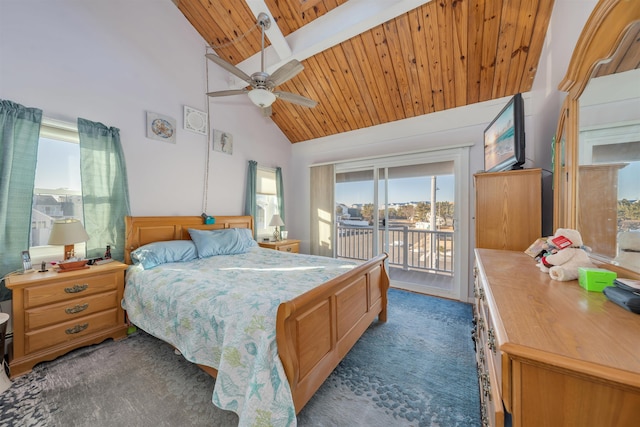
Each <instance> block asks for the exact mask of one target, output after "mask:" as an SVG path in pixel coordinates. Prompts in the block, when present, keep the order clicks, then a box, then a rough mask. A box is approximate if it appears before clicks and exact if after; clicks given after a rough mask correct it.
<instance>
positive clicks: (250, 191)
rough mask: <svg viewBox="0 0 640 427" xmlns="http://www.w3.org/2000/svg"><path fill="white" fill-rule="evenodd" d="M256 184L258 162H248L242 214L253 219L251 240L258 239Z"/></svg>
mask: <svg viewBox="0 0 640 427" xmlns="http://www.w3.org/2000/svg"><path fill="white" fill-rule="evenodd" d="M257 183H258V162H256V161H255V160H249V168H248V169H247V191H246V194H245V200H244V214H245V215H251V216H252V217H253V224H254V227H253V238H254V239H257V238H258V230H256V227H255V224H256V213H257V211H258V204H257V197H256V188H257Z"/></svg>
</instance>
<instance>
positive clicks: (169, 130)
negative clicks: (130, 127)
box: [147, 111, 176, 144]
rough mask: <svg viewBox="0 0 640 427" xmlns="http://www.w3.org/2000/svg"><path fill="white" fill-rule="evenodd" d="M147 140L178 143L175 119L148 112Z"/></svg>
mask: <svg viewBox="0 0 640 427" xmlns="http://www.w3.org/2000/svg"><path fill="white" fill-rule="evenodd" d="M147 138H151V139H156V140H158V141H164V142H170V143H172V144H175V143H176V121H175V119H173V118H171V117H169V116H164V115H162V114H158V113H152V112H150V111H147Z"/></svg>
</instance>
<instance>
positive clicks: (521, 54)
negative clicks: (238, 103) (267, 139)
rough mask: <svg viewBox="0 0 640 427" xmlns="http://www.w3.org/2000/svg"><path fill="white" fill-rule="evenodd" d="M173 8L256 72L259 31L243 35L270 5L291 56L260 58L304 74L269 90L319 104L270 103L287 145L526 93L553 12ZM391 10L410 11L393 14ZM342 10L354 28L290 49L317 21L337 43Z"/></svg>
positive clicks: (480, 2)
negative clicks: (293, 64)
mask: <svg viewBox="0 0 640 427" xmlns="http://www.w3.org/2000/svg"><path fill="white" fill-rule="evenodd" d="M173 1H174V3H176V5H177V6H178V8H179V9H180V11H181V12H182V13H183V14H184V16H185V17H186V18H187V19H188V20H189V22H190V23H191V24H192V25H193V26H194V28H195V29H196V30H197V31H198V33H200V35H201V36H202V37H203V38H204V39H205V41H206V42H207V43H208V44H209V45H210V46H214V47H215V49H214V50H215V53H216V54H218V55H219V56H220V57H222V58H223V59H225V60H226V61H228V62H230V63H232V64H234V65H237V66H238V67H239V68H240V69H242V70H243V71H245V72H246V73H247V74H251V73H253V72H254V71H258V70H259V68H260V62H259V60H258V62H256V58H257V57H259V52H260V30H259V28H258V29H255V30H253V31H250V29H251V28H252V27H253V28H255V24H256V15H257V9H260V8H261V7H264V6H266V7H267V8H268V10H266V11H264V12H266V13H267V14H269V15H270V16H272V17H273V18H274V21H275V22H272V27H274V28H275V31H278V29H279V31H280V32H281V35H282V36H284V40H285V41H286V42H287V43H288V44H289V46H290V47H291V53H290V54H289V55H288V57H284V58H274V57H275V56H276V51H274V50H273V49H272V50H267V53H266V55H265V56H266V57H267V58H272V60H276V61H280V62H279V64H282V63H284V62H286V61H288V60H291V59H293V58H295V59H298V60H300V61H301V62H302V63H303V65H304V67H305V69H304V71H303V72H301V73H300V74H298V75H297V76H296V77H294V78H293V79H291V80H289V81H287V82H285V83H284V84H281V85H280V86H278V88H277V89H278V90H284V91H288V92H293V93H297V94H300V95H303V96H306V97H308V98H311V99H314V100H316V101H318V102H319V104H318V105H317V106H316V107H315V108H305V107H302V106H298V105H294V104H291V103H288V102H285V101H283V100H277V101H276V102H275V103H274V104H273V105H272V110H273V115H272V120H273V121H274V122H275V124H276V125H277V126H278V127H279V128H280V129H281V130H282V132H283V133H284V134H285V135H286V136H287V138H288V139H289V141H291V142H292V143H296V142H300V141H306V140H310V139H314V138H319V137H323V136H328V135H333V134H336V133H340V132H347V131H351V130H355V129H361V128H365V127H369V126H374V125H378V124H382V123H388V122H392V121H395V120H401V119H405V118H409V117H415V116H420V115H424V114H429V113H433V112H436V111H442V110H446V109H450V108H455V107H460V106H465V105H469V104H473V103H477V102H481V101H487V100H491V99H496V98H501V97H505V96H511V95H513V94H515V93H518V92H527V91H529V90H530V89H531V86H532V84H533V79H534V77H535V74H536V71H537V66H538V60H539V58H540V53H541V51H542V47H543V42H544V38H545V34H546V31H547V27H548V24H549V19H550V17H551V11H552V8H553V0H437V1H430V2H424V1H423V2H418V1H413V2H411V1H408V0H393V1H392V0H350V1H347V0H258V1H256V0H246V1H245V0H243V1H240V0H173ZM397 3H405V4H411V3H413V4H414V5H415V4H417V6H416V7H414V5H411V7H412V8H411V9H410V10H407V11H401V13H398V11H397V8H394V6H396V5H397ZM358 6H364V7H368V8H369V9H372V8H373V9H375V8H380V9H385V8H386V10H383V11H382V12H380V13H381V14H382V15H383V16H384V21H382V20H380V15H378V16H377V19H378V20H379V21H380V23H375V24H373V25H369V27H368V28H367V26H366V25H365V24H366V23H363V22H357V19H356V18H357V17H358V16H361V15H363V14H364V12H357V11H358ZM343 10H349V11H350V14H351V16H350V17H349V16H347V18H346V19H352V20H354V21H356V23H355V24H354V26H358V28H360V27H363V30H362V31H359V30H358V33H356V34H352V35H349V36H348V38H345V39H342V40H340V39H339V40H337V41H335V42H328V43H327V46H328V47H326V48H322V50H320V51H318V52H311V53H309V52H310V51H309V49H307V50H304V49H302V48H300V49H298V48H297V46H298V45H301V44H302V45H303V44H304V42H305V39H312V38H313V37H314V35H315V34H317V33H318V31H315V33H314V31H311V29H312V27H313V23H314V21H316V20H318V22H317V23H316V27H315V29H317V28H325V29H326V32H327V38H331V37H334V38H335V37H338V36H339V33H338V35H336V32H334V27H339V25H340V22H342V21H340V20H336V19H334V18H335V17H339V16H340V15H339V14H340V12H341V11H343ZM362 10H363V11H366V10H364V9H362ZM354 11H355V12H354ZM385 14H386V15H385ZM343 15H344V14H343ZM387 18H388V19H387ZM342 19H343V20H344V19H345V18H344V17H343V18H342ZM320 25H323V26H324V27H319V26H320ZM352 28H356V27H352ZM307 29H310V31H305V30H307ZM247 32H248V34H246V35H245V33H247ZM348 33H349V31H348V30H345V31H344V32H343V33H342V34H348ZM275 34H277V33H275ZM243 35H245V36H244V37H243ZM274 40H275V39H274ZM287 43H285V44H287ZM265 44H267V45H268V44H269V34H267V40H266V41H265ZM273 45H274V46H273V48H276V43H275V41H274V42H273ZM318 45H319V46H322V42H319V43H318ZM285 52H286V49H285ZM256 53H258V55H257V56H256ZM248 58H249V59H248ZM252 60H253V62H251V61H252ZM243 61H244V62H243ZM256 64H257V65H256ZM212 66H216V65H215V64H213V65H212ZM267 71H269V70H267ZM222 85H223V86H224V84H222ZM220 86H221V82H216V86H215V89H216V90H224V89H227V88H226V87H220ZM239 87H242V85H239V86H238V87H236V89H237V88H239ZM238 96H246V95H238ZM216 99H220V98H212V100H211V102H216ZM246 102H250V101H249V99H248V97H247V101H246ZM256 108H257V107H256Z"/></svg>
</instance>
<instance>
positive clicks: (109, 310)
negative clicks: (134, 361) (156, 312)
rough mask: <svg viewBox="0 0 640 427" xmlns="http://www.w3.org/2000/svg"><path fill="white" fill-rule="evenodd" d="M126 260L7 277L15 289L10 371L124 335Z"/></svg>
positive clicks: (20, 371) (23, 370) (18, 372)
mask: <svg viewBox="0 0 640 427" xmlns="http://www.w3.org/2000/svg"><path fill="white" fill-rule="evenodd" d="M126 268H127V266H126V265H125V264H122V263H119V262H117V261H114V262H111V263H109V264H104V265H99V266H92V267H90V268H88V269H83V270H77V271H72V272H64V273H58V272H57V269H50V270H49V271H48V272H45V273H39V272H34V273H29V274H25V275H14V276H9V277H7V279H6V286H7V288H9V289H11V290H12V292H13V356H12V358H11V362H10V363H9V366H10V368H11V376H12V377H15V376H18V375H22V374H24V373H27V372H29V371H30V370H31V369H32V368H33V366H34V365H35V364H36V363H39V362H42V361H46V360H52V359H54V358H56V357H58V356H60V355H62V354H64V353H66V352H68V351H70V350H73V349H75V348H78V347H82V346H85V345H89V344H96V343H99V342H101V341H103V340H105V339H107V338H114V339H119V338H123V337H125V336H126V332H127V326H126V324H125V319H124V311H123V309H122V308H121V306H120V301H121V300H122V296H123V292H124V270H125V269H126Z"/></svg>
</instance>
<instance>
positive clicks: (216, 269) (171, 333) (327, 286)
mask: <svg viewBox="0 0 640 427" xmlns="http://www.w3.org/2000/svg"><path fill="white" fill-rule="evenodd" d="M234 228H235V229H248V230H250V231H249V232H247V233H245V234H249V233H251V234H249V235H252V230H253V218H252V217H251V216H219V217H215V223H214V224H203V221H202V218H201V217H198V216H171V217H132V216H130V217H126V242H125V243H126V247H125V262H127V263H128V264H131V263H132V259H131V254H132V252H134V251H135V250H136V249H138V248H140V247H142V246H144V245H148V244H150V243H154V242H166V241H175V240H190V239H191V235H190V232H189V230H190V229H191V230H229V229H234ZM235 231H238V230H235ZM235 231H234V232H235ZM238 232H239V231H238ZM192 233H194V232H193V231H192ZM252 242H253V241H252ZM196 243H197V242H196ZM138 252H139V251H138ZM134 254H135V252H134ZM251 257H257V258H251ZM386 257H387V255H386V254H381V255H379V256H376V257H374V258H372V259H370V260H368V261H366V262H363V263H352V262H345V261H341V260H335V259H332V258H324V257H313V256H309V255H301V254H289V253H283V252H279V251H273V250H270V249H263V248H259V247H254V248H251V249H248V250H247V252H246V253H245V254H242V255H223V256H213V257H208V258H206V259H198V260H196V261H193V265H192V262H188V263H171V264H166V265H163V266H162V268H158V267H156V268H152V269H148V270H144V269H142V268H139V267H140V266H132V267H131V268H130V269H129V271H128V273H127V285H126V290H125V299H124V301H123V306H124V308H125V309H126V310H127V313H128V315H129V319H130V320H131V321H132V323H133V324H136V326H139V327H140V328H141V329H143V330H145V331H146V332H148V333H151V334H152V335H154V336H156V337H157V338H160V339H163V340H165V341H167V342H169V343H170V344H171V345H173V346H175V347H176V348H177V349H178V350H180V351H181V352H182V353H183V355H184V356H185V358H186V359H187V360H190V361H191V362H194V363H196V364H198V366H200V367H201V368H202V369H204V370H205V371H206V372H207V373H209V374H211V375H213V376H215V377H216V378H217V381H216V388H218V383H220V384H221V385H220V388H223V387H224V386H225V384H229V386H227V389H228V390H231V391H233V388H232V387H231V385H233V386H235V385H236V383H234V382H233V381H230V380H229V381H227V379H228V378H230V377H233V376H234V375H236V373H235V372H234V371H233V370H234V369H235V367H234V366H230V365H234V363H229V360H234V361H235V362H236V363H235V365H237V366H241V368H240V369H245V368H246V365H247V363H245V362H241V360H245V359H241V357H240V356H236V357H235V358H226V361H225V360H223V363H220V354H218V353H219V352H218V353H216V352H214V351H209V350H208V349H206V348H205V346H203V345H202V343H201V342H197V344H194V343H193V342H192V341H194V340H195V341H197V338H194V337H191V336H189V335H190V333H189V332H188V331H186V332H185V330H187V329H188V330H189V331H196V332H195V333H194V334H195V335H198V334H200V336H201V337H202V336H204V337H205V338H206V339H207V340H209V339H212V338H213V335H215V334H217V333H218V332H217V326H216V331H215V332H204V333H203V328H205V327H207V328H208V327H209V326H208V325H210V324H212V323H215V322H214V321H213V320H212V319H213V318H216V319H219V318H218V317H216V316H217V315H218V314H220V313H221V312H222V311H225V312H233V311H234V310H235V308H236V307H238V309H237V311H240V308H242V307H245V308H246V309H253V308H255V307H263V306H269V307H270V310H271V311H270V312H269V313H270V314H269V316H270V317H271V316H274V315H275V323H274V321H273V320H270V321H268V322H267V323H269V324H273V326H272V327H273V328H274V329H275V338H273V337H271V339H273V343H271V344H264V345H263V344H257V345H256V344H254V343H248V344H247V343H244V344H240V343H232V344H231V345H230V346H229V348H231V350H233V351H235V350H237V349H241V350H242V351H243V352H244V353H245V354H243V355H242V357H244V356H246V353H247V352H248V353H250V354H257V355H256V356H255V359H256V360H257V361H258V362H256V363H258V364H260V366H261V367H263V368H265V367H266V369H270V375H271V378H270V379H268V380H269V381H268V382H270V384H271V385H273V384H275V386H273V387H272V388H273V390H272V393H270V392H269V390H271V388H270V387H271V386H269V387H266V388H269V390H266V388H264V389H263V388H261V387H262V386H261V385H260V386H258V385H257V383H258V381H257V380H256V379H255V376H257V375H260V374H256V373H255V372H254V371H252V369H254V370H255V371H256V372H257V371H258V369H257V368H249V371H248V373H243V374H241V375H244V376H245V377H246V378H245V379H247V380H248V383H247V384H245V386H246V387H247V389H246V390H244V391H243V390H239V391H238V390H236V391H237V392H238V393H237V394H238V395H242V393H244V395H243V396H244V397H247V400H246V401H245V400H244V399H243V398H242V396H241V398H239V399H232V400H231V401H229V400H227V401H223V400H224V396H223V397H222V398H221V397H220V396H219V395H216V391H214V396H213V402H214V403H215V404H216V405H217V406H219V407H222V408H223V409H230V410H233V411H234V412H236V413H238V415H239V418H240V425H250V424H256V423H258V422H259V421H269V422H274V420H275V423H277V424H282V425H295V424H296V420H295V414H297V413H298V412H300V410H301V409H302V408H303V407H304V405H305V404H306V403H307V402H308V401H309V399H310V398H311V397H312V396H313V394H314V393H315V392H316V391H317V390H318V388H319V387H320V386H321V385H322V383H323V382H324V381H325V379H326V378H327V377H328V376H329V375H330V374H331V372H332V371H333V369H334V368H335V367H336V366H337V365H338V363H340V361H341V360H342V359H343V358H344V356H345V355H346V354H347V352H348V351H349V350H350V349H351V347H352V346H353V345H354V344H355V342H356V341H357V340H358V339H359V338H360V336H361V335H362V334H363V333H364V331H365V330H366V329H367V328H368V326H369V325H370V324H371V323H372V322H373V321H374V320H375V319H376V318H378V320H379V321H380V322H385V321H386V318H387V290H388V287H389V278H388V275H387V272H386V270H385V266H384V261H385V259H386ZM320 261H322V262H323V263H324V264H323V265H322V266H320V265H319V264H314V263H316V262H320ZM229 263H232V264H229ZM259 263H265V264H264V265H265V266H266V267H262V264H259ZM274 266H276V267H277V268H272V267H274ZM258 267H259V268H258ZM179 268H186V270H181V271H180V272H178V270H177V269H179ZM141 270H144V271H143V272H141ZM154 270H155V271H156V273H153V272H154ZM256 270H264V271H261V272H260V273H259V274H260V275H261V276H260V277H259V278H256V276H255V274H258V273H256ZM297 270H299V272H298V276H296V275H295V273H296V271H297ZM229 271H232V274H233V276H234V277H235V279H234V280H236V281H237V284H235V285H234V284H231V285H229V284H228V283H227V282H224V284H222V282H221V281H222V280H223V279H222V276H224V274H223V272H229ZM265 271H266V273H265ZM269 271H271V273H269ZM273 271H276V272H277V273H276V274H274V273H273ZM245 272H246V273H247V274H249V275H248V276H243V274H245ZM315 272H319V273H317V274H316V273H315ZM152 273H153V274H156V275H160V274H162V275H168V276H172V275H173V276H174V277H175V278H179V279H176V280H178V281H180V282H181V283H182V284H181V285H180V286H179V287H175V286H174V287H173V288H172V289H173V291H171V292H173V293H172V294H171V295H170V296H167V295H160V296H156V297H154V298H155V299H156V300H159V301H161V303H160V304H159V305H160V307H161V310H162V309H164V310H165V311H166V313H168V312H169V311H170V310H173V309H174V307H176V306H180V305H181V306H184V307H190V310H191V311H192V312H193V313H195V314H196V316H195V317H198V318H202V319H203V321H202V323H201V324H200V325H198V324H196V323H197V322H196V321H195V320H193V319H188V320H184V319H182V318H181V319H174V320H173V322H172V321H170V322H168V324H166V325H163V326H160V322H159V320H158V319H157V318H152V316H153V315H151V316H150V318H145V314H144V313H143V312H145V311H147V312H148V311H150V309H149V307H148V306H149V305H151V303H150V302H149V300H148V298H147V299H144V300H143V296H142V294H143V293H149V292H154V291H153V290H151V288H153V287H154V286H157V287H158V289H159V290H158V292H165V291H164V290H162V291H161V290H160V289H165V288H167V289H168V287H165V286H164V282H165V281H167V280H168V279H167V278H166V277H165V276H162V277H161V276H157V277H153V276H152ZM263 273H265V274H269V275H268V276H263V275H262V274H263ZM225 274H226V273H225ZM145 275H146V276H145ZM283 276H291V278H294V279H295V277H298V280H293V282H292V283H291V284H290V285H288V286H291V287H292V289H288V288H286V287H284V286H282V287H281V286H280V284H281V281H282V282H284V281H285V280H283V279H282V277H283ZM136 277H138V278H143V277H146V278H147V279H146V280H147V283H148V284H147V285H145V286H139V285H136V284H135V281H134V278H136ZM203 277H204V280H205V281H208V283H205V284H203V283H200V282H197V281H199V280H203ZM243 277H244V278H243ZM224 280H226V279H224ZM314 280H316V281H318V280H321V281H319V282H317V283H312V282H313V281H314ZM143 281H144V280H143ZM185 283H186V284H187V285H184V284H185ZM195 283H198V284H195ZM248 283H250V284H257V285H256V291H255V292H254V293H253V294H252V295H249V296H247V297H246V298H247V301H244V300H241V299H240V297H238V295H239V294H240V293H241V290H240V288H241V287H242V286H246V285H247V284H248ZM209 285H210V287H214V285H215V287H216V288H220V289H221V288H223V287H225V286H227V288H225V289H226V290H225V291H224V292H225V293H226V294H225V296H224V297H223V298H218V299H216V301H220V307H222V308H220V307H217V308H216V307H214V306H215V304H205V305H206V308H205V309H206V310H218V311H217V312H216V313H214V314H211V313H208V314H206V315H203V314H202V313H201V312H200V311H199V309H198V308H194V307H196V306H197V305H198V304H200V302H199V301H202V300H203V299H205V298H207V297H206V296H203V295H202V294H200V292H201V291H202V289H204V288H206V287H207V286H209ZM191 289H193V291H191ZM265 289H267V292H265ZM138 294H140V295H138ZM193 295H196V298H197V299H196V301H195V302H194V301H187V302H181V300H180V299H181V298H187V297H189V296H193ZM230 295H231V296H230ZM258 295H260V298H267V300H268V302H265V301H263V300H257V298H258ZM137 298H140V301H136V299H137ZM225 298H226V299H225ZM229 298H233V299H232V301H233V304H231V303H230V302H229V301H231V300H230V299H229ZM242 298H244V297H242ZM278 298H281V299H278ZM222 301H224V302H222ZM201 305H202V304H201ZM230 305H232V306H233V307H234V310H230V309H229V306H230ZM249 307H251V308H249ZM243 309H244V308H243ZM260 309H262V308H260ZM166 313H165V314H164V315H166ZM159 317H162V316H159ZM245 317H247V318H248V316H247V315H244V316H241V318H240V320H238V322H242V321H244V318H245ZM170 323H175V324H173V325H172V324H170ZM182 323H186V324H188V326H189V327H188V328H185V327H184V325H182ZM216 325H217V324H216ZM224 326H225V328H226V329H225V330H227V329H230V328H228V327H229V325H228V324H226V325H224ZM243 327H244V328H245V330H248V329H249V327H248V326H246V325H245V326H243ZM251 328H253V327H251ZM147 329H151V330H147ZM198 331H199V332H198ZM266 335H269V334H266ZM223 339H228V340H231V338H223ZM261 339H262V338H261ZM264 346H267V347H268V350H265V349H263V347H264ZM194 348H195V349H196V350H194ZM229 348H227V347H225V350H224V351H227V350H229ZM256 348H258V349H261V350H258V351H256ZM247 349H249V350H247ZM245 350H246V351H245ZM262 350H264V351H262ZM207 351H209V352H210V353H212V355H211V356H210V357H209V356H208V355H207V354H206V353H207ZM270 351H271V352H273V354H274V356H273V359H274V360H273V361H265V360H266V359H267V358H266V357H265V356H264V353H269V352H270ZM214 353H215V354H214ZM225 354H226V353H225ZM223 359H224V357H223ZM252 363H253V362H252ZM264 364H266V365H265V366H262V365H264ZM270 364H271V365H270ZM279 373H281V374H282V375H280V374H279ZM279 375H280V376H284V378H283V381H282V382H283V383H286V384H283V385H288V387H285V386H283V387H278V386H279V385H280V382H281V380H280V379H279ZM221 393H222V394H225V393H226V391H225V392H221ZM232 394H233V393H231V395H232ZM248 402H254V403H255V402H257V405H258V407H252V408H251V409H250V410H248V409H247V408H246V407H245V406H255V405H254V404H253V403H252V404H251V405H249V403H248ZM274 402H275V403H274ZM276 403H277V404H276ZM247 411H248V412H247Z"/></svg>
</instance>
